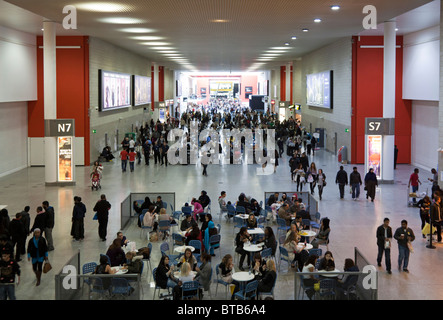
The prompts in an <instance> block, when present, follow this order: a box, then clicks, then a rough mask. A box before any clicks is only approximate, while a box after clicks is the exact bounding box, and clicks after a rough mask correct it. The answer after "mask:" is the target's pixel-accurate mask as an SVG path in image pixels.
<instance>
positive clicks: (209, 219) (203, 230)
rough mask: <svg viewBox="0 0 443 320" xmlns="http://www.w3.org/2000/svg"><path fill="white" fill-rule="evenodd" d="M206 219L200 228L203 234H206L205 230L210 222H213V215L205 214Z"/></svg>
mask: <svg viewBox="0 0 443 320" xmlns="http://www.w3.org/2000/svg"><path fill="white" fill-rule="evenodd" d="M204 219H205V220H204V221H203V223H202V226H201V227H200V230H201V232H202V234H205V230H206V228H207V227H208V223H209V221H212V215H211V214H210V213H207V214H205V216H204Z"/></svg>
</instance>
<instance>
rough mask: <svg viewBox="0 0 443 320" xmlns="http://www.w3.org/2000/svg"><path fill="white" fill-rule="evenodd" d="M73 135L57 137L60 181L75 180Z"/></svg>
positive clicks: (58, 175)
mask: <svg viewBox="0 0 443 320" xmlns="http://www.w3.org/2000/svg"><path fill="white" fill-rule="evenodd" d="M72 142H73V137H57V157H58V161H57V177H58V181H60V182H72V181H73V172H74V170H73V166H74V163H73V159H72V155H73V152H72V148H73V146H72Z"/></svg>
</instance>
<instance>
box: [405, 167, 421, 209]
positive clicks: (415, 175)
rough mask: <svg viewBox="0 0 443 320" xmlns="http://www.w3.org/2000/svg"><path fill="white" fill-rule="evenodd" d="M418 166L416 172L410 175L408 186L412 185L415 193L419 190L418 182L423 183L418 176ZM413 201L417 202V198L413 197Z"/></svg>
mask: <svg viewBox="0 0 443 320" xmlns="http://www.w3.org/2000/svg"><path fill="white" fill-rule="evenodd" d="M418 172H419V170H418V168H415V169H414V172H413V173H412V174H411V176H410V177H409V183H408V188H410V187H411V186H412V192H413V193H417V191H418V184H419V183H420V184H421V181H420V179H419V177H418ZM412 201H413V202H414V204H415V203H416V202H417V200H416V198H413V199H412Z"/></svg>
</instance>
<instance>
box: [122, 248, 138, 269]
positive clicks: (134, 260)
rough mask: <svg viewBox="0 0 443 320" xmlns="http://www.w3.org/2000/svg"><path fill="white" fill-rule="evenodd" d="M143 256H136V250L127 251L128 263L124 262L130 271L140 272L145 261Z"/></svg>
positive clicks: (124, 265)
mask: <svg viewBox="0 0 443 320" xmlns="http://www.w3.org/2000/svg"><path fill="white" fill-rule="evenodd" d="M141 258H142V256H136V253H135V252H128V253H126V263H125V264H123V267H124V268H125V269H128V273H140V272H141V270H142V265H143V261H142V260H141Z"/></svg>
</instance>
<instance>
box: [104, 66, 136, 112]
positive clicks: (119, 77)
mask: <svg viewBox="0 0 443 320" xmlns="http://www.w3.org/2000/svg"><path fill="white" fill-rule="evenodd" d="M99 74H100V75H99V80H100V81H99V93H100V94H99V96H100V97H99V99H100V111H109V110H115V109H120V108H127V107H130V106H131V105H132V101H131V75H129V74H125V73H118V72H111V71H105V70H99Z"/></svg>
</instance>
